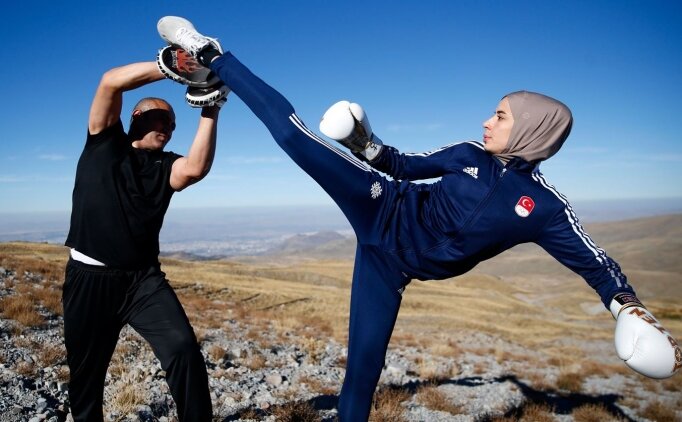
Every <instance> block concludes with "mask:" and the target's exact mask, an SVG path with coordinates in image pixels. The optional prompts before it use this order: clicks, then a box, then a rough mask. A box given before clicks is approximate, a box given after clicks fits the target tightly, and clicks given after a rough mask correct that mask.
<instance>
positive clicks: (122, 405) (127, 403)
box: [109, 384, 145, 421]
mask: <svg viewBox="0 0 682 422" xmlns="http://www.w3.org/2000/svg"><path fill="white" fill-rule="evenodd" d="M144 403H145V396H144V391H142V389H141V388H140V386H139V385H138V384H125V385H123V386H122V387H120V388H118V389H117V390H116V391H114V392H113V398H112V400H111V401H110V402H109V407H110V410H109V411H111V412H114V413H116V414H118V415H120V416H119V418H118V419H116V420H117V421H122V420H125V419H126V417H127V415H128V413H131V412H134V411H135V409H137V407H138V406H139V405H141V404H144Z"/></svg>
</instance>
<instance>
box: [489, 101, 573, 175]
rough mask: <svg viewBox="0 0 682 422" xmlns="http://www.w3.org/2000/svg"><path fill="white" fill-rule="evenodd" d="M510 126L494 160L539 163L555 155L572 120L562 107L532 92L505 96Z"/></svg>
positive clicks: (561, 104)
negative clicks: (509, 107) (510, 128)
mask: <svg viewBox="0 0 682 422" xmlns="http://www.w3.org/2000/svg"><path fill="white" fill-rule="evenodd" d="M504 98H507V99H508V100H509V105H510V106H511V112H512V116H514V126H512V130H511V134H510V136H509V141H507V147H506V148H505V149H504V151H502V152H501V153H500V154H496V155H495V156H496V157H498V158H500V159H501V160H502V161H504V162H507V161H509V160H510V159H512V158H513V157H519V158H522V159H524V160H526V161H528V162H530V163H539V162H540V161H544V160H546V159H548V158H549V157H551V156H552V155H554V154H556V152H557V151H559V148H561V146H562V145H563V144H564V141H565V140H566V138H568V135H569V134H570V133H571V126H572V125H573V116H572V115H571V110H569V109H568V107H566V106H565V105H564V104H563V103H561V102H559V101H557V100H555V99H554V98H550V97H548V96H546V95H542V94H537V93H535V92H528V91H517V92H512V93H511V94H508V95H506V96H505V97H504Z"/></svg>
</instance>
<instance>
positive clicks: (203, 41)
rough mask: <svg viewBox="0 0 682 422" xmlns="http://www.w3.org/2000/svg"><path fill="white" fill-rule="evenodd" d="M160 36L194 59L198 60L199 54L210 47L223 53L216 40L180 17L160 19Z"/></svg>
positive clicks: (158, 27)
mask: <svg viewBox="0 0 682 422" xmlns="http://www.w3.org/2000/svg"><path fill="white" fill-rule="evenodd" d="M156 28H157V29H158V31H159V35H161V38H163V39H164V40H165V41H166V42H167V43H168V44H172V45H176V46H178V47H180V48H182V49H183V50H185V51H186V52H188V53H189V54H190V55H191V56H192V57H194V58H197V59H198V57H197V56H198V54H199V53H201V52H202V51H204V50H206V49H207V48H209V47H213V48H215V49H216V50H218V51H219V52H220V53H222V52H223V49H222V47H221V46H220V44H219V43H218V40H217V39H215V38H210V37H206V36H204V35H201V34H200V33H199V32H197V30H196V29H195V28H194V25H192V22H190V21H188V20H187V19H185V18H181V17H179V16H165V17H163V18H161V19H159V23H158V24H156Z"/></svg>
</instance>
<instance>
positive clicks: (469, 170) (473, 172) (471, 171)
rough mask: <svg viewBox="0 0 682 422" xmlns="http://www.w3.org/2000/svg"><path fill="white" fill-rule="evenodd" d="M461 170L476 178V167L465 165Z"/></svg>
mask: <svg viewBox="0 0 682 422" xmlns="http://www.w3.org/2000/svg"><path fill="white" fill-rule="evenodd" d="M462 171H463V172H464V173H466V174H468V175H469V176H471V177H473V178H474V179H478V167H465V168H464V170H462Z"/></svg>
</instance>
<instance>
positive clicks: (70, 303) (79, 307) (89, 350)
mask: <svg viewBox="0 0 682 422" xmlns="http://www.w3.org/2000/svg"><path fill="white" fill-rule="evenodd" d="M88 267H90V266H87V265H85V264H80V263H77V262H74V261H69V263H68V265H67V267H66V281H65V283H64V294H63V299H62V300H63V304H64V342H65V344H66V356H67V362H68V365H69V371H70V373H71V375H70V380H69V402H70V405H71V413H72V415H73V419H74V420H75V421H76V422H80V421H98V422H101V421H102V420H103V415H102V400H103V395H104V378H105V377H106V373H107V367H108V366H109V361H110V360H111V355H112V354H113V353H114V349H115V348H116V342H117V341H118V335H119V332H120V330H121V327H122V324H121V322H120V321H119V320H118V318H117V310H118V308H119V306H120V304H121V303H122V301H123V298H124V297H125V287H124V286H122V284H124V283H123V282H122V280H120V278H119V277H117V276H116V275H115V273H112V272H110V271H107V270H104V269H99V268H98V267H92V270H90V269H88Z"/></svg>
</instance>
